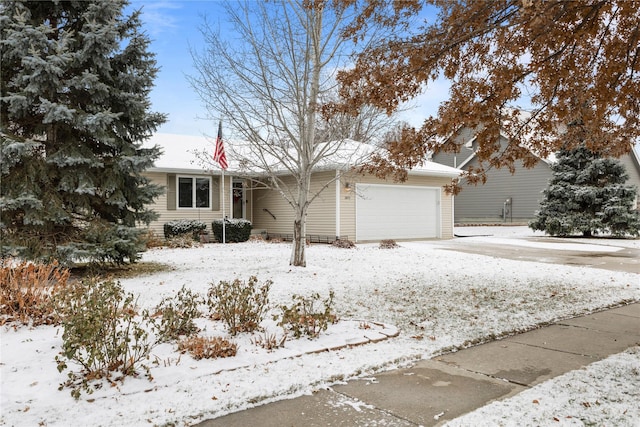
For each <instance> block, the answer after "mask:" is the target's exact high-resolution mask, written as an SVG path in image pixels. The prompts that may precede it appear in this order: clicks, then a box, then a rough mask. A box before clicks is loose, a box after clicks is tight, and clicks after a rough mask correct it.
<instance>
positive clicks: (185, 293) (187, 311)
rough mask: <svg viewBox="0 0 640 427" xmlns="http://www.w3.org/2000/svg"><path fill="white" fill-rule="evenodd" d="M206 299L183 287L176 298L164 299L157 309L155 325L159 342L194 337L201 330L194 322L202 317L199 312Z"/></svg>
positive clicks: (154, 317)
mask: <svg viewBox="0 0 640 427" xmlns="http://www.w3.org/2000/svg"><path fill="white" fill-rule="evenodd" d="M201 303H204V299H203V298H202V297H201V296H200V295H198V294H197V293H194V292H192V291H191V290H190V289H187V288H186V287H184V286H182V288H180V290H179V291H178V293H177V294H176V295H175V296H174V297H168V298H164V299H163V300H162V301H160V303H159V304H158V305H157V306H156V307H155V313H154V315H153V323H154V325H155V326H156V329H157V331H158V341H159V342H167V341H172V340H175V339H178V338H179V337H180V335H186V336H189V335H193V334H195V333H198V332H199V331H200V329H199V328H198V327H197V326H196V324H195V322H194V320H195V319H197V318H198V317H200V316H201V315H202V313H201V312H200V310H199V308H198V307H199V306H200V304H201Z"/></svg>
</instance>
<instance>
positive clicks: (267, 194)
mask: <svg viewBox="0 0 640 427" xmlns="http://www.w3.org/2000/svg"><path fill="white" fill-rule="evenodd" d="M333 177H335V173H334V172H322V173H317V174H313V176H312V177H311V194H315V193H317V192H318V191H320V190H321V189H322V187H323V186H324V185H326V184H327V183H328V182H330V181H331V180H332V179H333ZM285 182H286V184H287V185H288V186H293V178H288V179H285ZM290 188H291V187H290ZM335 197H336V196H335V185H334V184H333V183H331V184H329V185H328V186H327V188H324V189H322V191H321V193H320V195H319V196H318V197H317V198H316V199H315V200H314V201H313V202H312V203H311V205H310V206H309V212H308V215H307V234H318V235H323V236H334V235H335V230H336V223H335V212H336V208H335ZM253 208H254V209H253V227H254V229H257V230H266V231H267V232H269V233H280V234H292V233H293V221H294V219H295V212H294V210H293V208H292V207H291V205H289V203H287V201H286V200H285V199H284V197H282V195H281V194H280V193H279V192H278V191H276V190H271V189H268V190H266V189H261V190H260V189H258V190H253ZM267 211H269V212H271V213H272V214H273V215H274V216H275V217H276V218H275V219H274V218H273V217H272V216H271V215H270V214H269V212H267Z"/></svg>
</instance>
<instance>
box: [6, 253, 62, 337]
mask: <svg viewBox="0 0 640 427" xmlns="http://www.w3.org/2000/svg"><path fill="white" fill-rule="evenodd" d="M69 274H70V272H69V269H67V268H64V267H60V266H59V265H58V263H57V262H56V261H54V262H50V263H32V262H27V261H22V262H20V263H15V262H14V261H13V260H11V259H8V260H4V261H3V262H2V264H0V325H4V324H7V323H14V322H15V323H22V324H24V325H29V324H30V325H33V326H37V325H43V324H44V325H50V324H55V323H57V322H58V319H57V317H56V315H55V311H54V304H53V295H55V293H56V292H58V291H59V290H60V289H63V288H64V287H65V286H67V281H68V280H69Z"/></svg>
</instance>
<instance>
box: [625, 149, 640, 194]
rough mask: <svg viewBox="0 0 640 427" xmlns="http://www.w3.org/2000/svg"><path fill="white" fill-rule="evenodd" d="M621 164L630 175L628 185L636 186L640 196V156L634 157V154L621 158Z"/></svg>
mask: <svg viewBox="0 0 640 427" xmlns="http://www.w3.org/2000/svg"><path fill="white" fill-rule="evenodd" d="M620 162H621V163H622V164H623V165H624V167H625V168H626V169H627V173H628V174H629V180H628V181H627V184H630V185H635V186H636V187H637V189H638V194H640V164H639V163H638V156H634V154H633V153H630V154H628V155H625V156H622V157H620Z"/></svg>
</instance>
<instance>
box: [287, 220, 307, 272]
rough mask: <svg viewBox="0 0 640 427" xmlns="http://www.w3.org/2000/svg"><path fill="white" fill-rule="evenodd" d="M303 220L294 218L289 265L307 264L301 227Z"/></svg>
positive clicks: (300, 265)
mask: <svg viewBox="0 0 640 427" xmlns="http://www.w3.org/2000/svg"><path fill="white" fill-rule="evenodd" d="M303 224H304V221H300V220H297V219H296V220H295V221H294V222H293V248H292V251H291V262H289V265H293V266H296V267H306V266H307V256H306V254H305V244H306V241H305V237H304V234H305V233H304V232H303V229H304V228H305V227H303Z"/></svg>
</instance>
